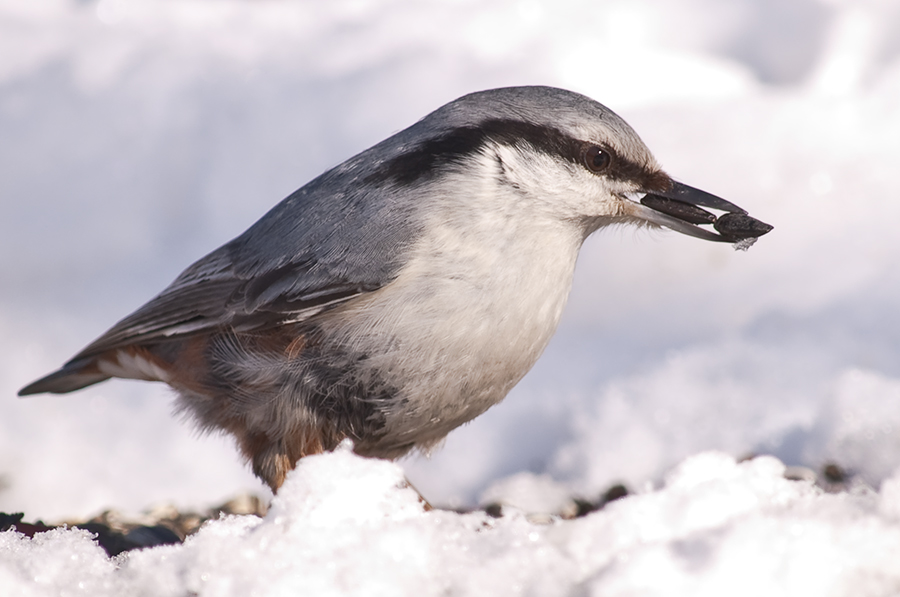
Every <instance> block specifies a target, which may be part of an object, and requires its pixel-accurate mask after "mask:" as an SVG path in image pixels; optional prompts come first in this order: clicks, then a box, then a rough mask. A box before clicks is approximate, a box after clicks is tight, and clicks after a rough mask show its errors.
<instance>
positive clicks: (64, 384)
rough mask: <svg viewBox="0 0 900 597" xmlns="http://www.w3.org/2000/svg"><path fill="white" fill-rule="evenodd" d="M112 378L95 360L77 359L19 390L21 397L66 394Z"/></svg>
mask: <svg viewBox="0 0 900 597" xmlns="http://www.w3.org/2000/svg"><path fill="white" fill-rule="evenodd" d="M110 377H111V376H110V375H108V374H106V373H102V372H101V371H100V370H99V369H98V368H97V362H96V359H95V358H86V359H77V360H75V361H70V362H68V363H66V364H65V365H63V367H62V368H61V369H59V370H58V371H54V372H53V373H51V374H50V375H45V376H44V377H42V378H40V379H39V380H37V381H35V382H32V383H30V384H28V385H27V386H25V387H24V388H22V389H21V390H19V396H29V395H31V394H43V393H45V392H49V393H51V394H65V393H67V392H74V391H75V390H80V389H81V388H85V387H87V386H90V385H93V384H95V383H100V382H101V381H106V380H107V379H109V378H110Z"/></svg>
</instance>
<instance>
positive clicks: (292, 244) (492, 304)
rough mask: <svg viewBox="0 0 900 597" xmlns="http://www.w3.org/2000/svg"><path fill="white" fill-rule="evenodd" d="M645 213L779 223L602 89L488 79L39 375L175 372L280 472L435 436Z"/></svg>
mask: <svg viewBox="0 0 900 597" xmlns="http://www.w3.org/2000/svg"><path fill="white" fill-rule="evenodd" d="M710 210H713V211H710ZM714 212H721V213H718V215H717V214H716V213H714ZM624 224H636V225H639V226H646V227H654V228H655V227H666V228H669V229H671V230H674V231H677V232H680V233H683V234H687V235H690V236H694V237H697V238H700V239H703V240H707V241H714V242H723V243H734V244H735V245H736V246H737V247H739V248H746V246H748V245H749V243H752V242H753V241H755V240H756V238H757V237H759V236H762V235H763V234H766V233H767V232H769V231H770V230H771V229H772V226H770V225H768V224H765V223H763V222H761V221H759V220H756V219H754V218H752V217H750V216H749V215H747V212H746V211H745V210H743V209H742V208H740V207H738V206H736V205H734V204H733V203H730V202H728V201H726V200H724V199H722V198H720V197H717V196H715V195H712V194H709V193H706V192H704V191H701V190H699V189H696V188H693V187H690V186H688V185H686V184H683V183H680V182H677V181H676V180H675V179H673V178H672V177H670V176H669V175H668V174H666V173H665V172H664V171H663V169H662V168H661V166H660V165H659V164H658V162H657V161H656V159H655V158H654V157H653V155H652V154H651V152H650V150H649V149H648V148H647V147H646V145H645V144H644V143H643V142H642V141H641V139H640V137H639V136H638V135H637V133H636V132H635V131H634V130H633V129H632V128H631V127H630V126H629V125H628V124H627V123H626V122H625V121H624V120H623V119H622V118H620V117H619V116H617V115H616V114H615V113H614V112H613V111H612V110H610V109H609V108H607V107H605V106H604V105H602V104H600V103H598V102H596V101H594V100H592V99H590V98H588V97H586V96H584V95H581V94H578V93H575V92H571V91H567V90H563V89H558V88H553V87H546V86H527V87H506V88H498V89H490V90H486V91H479V92H475V93H471V94H468V95H465V96H463V97H461V98H459V99H456V100H455V101H452V102H450V103H448V104H446V105H444V106H442V107H440V108H438V109H437V110H435V111H434V112H432V113H430V114H428V115H427V116H425V117H424V118H422V119H421V120H419V121H418V122H416V123H415V124H413V125H411V126H410V127H408V128H406V129H404V130H402V131H400V132H398V133H396V134H394V135H393V136H391V137H389V138H388V139H386V140H384V141H382V142H380V143H378V144H376V145H374V146H373V147H371V148H369V149H367V150H365V151H363V152H361V153H359V154H358V155H356V156H354V157H351V158H349V159H348V160H346V161H345V162H343V163H341V164H339V165H337V166H335V167H334V168H332V169H330V170H328V171H326V172H325V173H323V174H321V175H320V176H318V177H317V178H315V179H313V180H312V181H311V182H309V183H307V184H306V185H305V186H303V187H301V188H300V189H299V190H297V191H295V192H294V193H292V194H291V195H289V196H288V197H287V198H285V199H284V200H283V201H281V202H280V203H278V204H277V205H276V206H275V207H274V208H272V209H271V210H270V211H269V212H268V213H266V214H265V215H263V216H262V218H261V219H259V220H258V221H257V222H256V223H255V224H253V225H252V226H251V227H250V228H249V229H247V230H246V231H245V232H244V233H243V234H241V235H239V236H238V237H236V238H234V239H233V240H231V241H230V242H228V243H226V244H225V245H223V246H221V247H220V248H218V249H216V250H214V251H212V252H211V253H209V254H208V255H206V256H205V257H203V258H201V259H200V260H199V261H197V262H195V263H194V264H193V265H191V266H189V267H188V268H187V269H186V270H184V272H183V273H181V274H180V275H179V276H178V277H177V278H176V279H175V280H174V281H173V282H172V283H171V284H170V285H169V286H168V287H166V288H165V289H164V290H163V291H162V292H160V293H159V294H158V295H157V296H155V297H154V298H152V299H151V300H149V301H148V302H147V303H146V304H145V305H143V306H142V307H140V308H138V309H137V310H136V311H134V312H133V313H132V314H130V315H128V316H127V317H125V318H124V319H122V320H121V321H119V322H118V323H116V324H115V325H114V326H113V327H112V328H111V329H109V330H108V331H107V332H106V333H104V334H103V335H101V336H100V337H99V338H97V339H96V340H95V341H94V342H92V343H91V344H89V345H88V346H87V347H86V348H84V349H83V350H82V351H81V352H79V353H78V354H76V355H75V356H74V357H73V358H72V359H70V360H69V361H68V362H66V363H65V364H64V365H63V366H62V367H61V368H60V369H58V370H57V371H54V372H53V373H50V374H49V375H46V376H45V377H43V378H41V379H39V380H37V381H35V382H33V383H31V384H29V385H28V386H26V387H24V388H22V390H20V392H19V395H21V396H26V395H30V394H37V393H45V392H49V393H67V392H72V391H75V390H79V389H81V388H84V387H86V386H90V385H92V384H96V383H99V382H102V381H105V380H108V379H110V378H113V377H115V378H125V379H138V380H148V381H159V382H164V383H166V384H168V385H169V386H171V387H172V388H174V390H175V392H176V394H177V399H176V410H177V411H179V412H180V413H183V414H186V415H188V417H189V418H191V419H193V420H194V421H195V422H196V424H197V425H199V428H200V429H201V430H204V431H219V432H225V433H230V434H232V435H233V436H234V438H235V440H236V444H237V447H238V448H239V450H240V452H241V453H242V455H243V456H244V457H245V459H246V460H247V461H248V462H249V464H250V466H251V467H252V470H253V472H254V473H255V474H256V475H257V476H258V477H259V478H260V479H261V480H262V481H264V482H265V483H266V484H268V486H269V487H270V488H271V489H272V490H273V491H277V490H278V488H279V487H280V486H281V484H282V483H283V482H284V479H285V475H287V473H288V472H289V471H290V470H291V469H292V468H293V467H294V466H295V465H296V463H297V461H298V460H299V459H300V458H302V457H304V456H307V455H311V454H317V453H321V452H325V451H331V450H333V449H335V448H336V447H337V446H338V445H339V444H341V443H342V442H344V441H346V440H348V439H349V440H351V441H352V444H353V450H354V451H355V452H356V453H357V454H360V455H362V456H367V457H376V458H384V459H396V458H399V457H401V456H403V455H405V454H407V453H409V452H410V451H413V450H418V451H422V452H428V451H429V450H431V449H432V448H434V447H435V446H436V445H438V444H439V443H440V442H441V441H442V440H443V439H444V438H445V437H446V436H447V434H448V433H449V432H450V431H452V430H453V429H455V428H456V427H458V426H460V425H462V424H464V423H466V422H468V421H471V420H472V419H474V418H475V417H477V416H479V415H480V414H482V413H484V412H485V411H486V410H487V409H489V408H490V407H491V406H493V405H495V404H497V403H499V402H500V401H501V400H503V398H504V397H505V396H506V395H507V393H508V392H509V391H510V390H511V389H512V388H513V386H515V385H516V384H517V383H518V382H519V380H521V379H522V377H523V376H524V375H525V374H526V373H527V372H528V371H529V369H530V368H531V367H532V366H533V365H534V363H535V362H536V361H537V359H538V357H539V356H540V355H541V353H542V351H543V350H544V348H545V347H546V346H547V343H548V342H549V340H550V338H551V336H552V335H553V334H554V332H555V330H556V327H557V324H558V323H559V320H560V316H561V315H562V313H563V308H564V306H565V304H566V300H567V298H568V295H569V291H570V288H571V284H572V277H573V273H574V269H575V262H576V258H577V256H578V253H579V250H580V248H581V246H582V243H583V241H584V240H585V239H586V238H587V237H588V236H589V235H591V234H592V233H593V232H595V231H597V230H598V229H601V228H605V227H609V226H614V225H624Z"/></svg>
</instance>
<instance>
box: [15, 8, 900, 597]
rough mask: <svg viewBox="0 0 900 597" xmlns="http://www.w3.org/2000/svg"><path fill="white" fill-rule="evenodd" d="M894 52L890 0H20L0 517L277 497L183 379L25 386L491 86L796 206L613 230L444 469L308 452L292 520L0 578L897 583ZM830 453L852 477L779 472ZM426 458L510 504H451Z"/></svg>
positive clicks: (577, 586)
mask: <svg viewBox="0 0 900 597" xmlns="http://www.w3.org/2000/svg"><path fill="white" fill-rule="evenodd" d="M898 39H900V5H898V4H897V3H895V2H890V1H879V0H864V1H854V2H849V1H842V0H786V1H785V0H730V1H729V2H721V1H717V0H675V1H672V0H665V1H664V0H630V1H629V2H618V1H606V2H585V1H583V0H559V1H557V2H553V3H541V2H536V1H533V0H498V1H496V2H490V3H486V2H475V1H469V0H455V1H450V0H448V1H445V2H432V3H421V2H413V1H410V0H369V1H359V0H338V1H334V2H328V3H324V2H316V1H313V0H304V1H297V2H288V1H282V0H261V1H260V0H256V1H252V2H251V1H246V0H217V1H212V0H152V1H151V0H127V1H126V0H78V1H76V0H46V1H42V2H33V1H32V0H5V1H4V2H3V3H0V211H2V214H3V216H2V217H0V280H2V281H0V395H2V396H3V397H4V399H3V400H0V511H7V512H16V511H23V512H25V513H26V518H27V519H31V520H33V519H37V518H43V519H44V520H46V521H47V522H54V521H59V520H63V519H67V518H76V517H80V516H90V515H93V514H96V513H97V512H99V511H100V510H102V509H104V508H109V507H116V508H119V509H122V510H125V511H126V512H138V511H140V510H142V509H144V508H147V507H148V506H150V505H152V504H154V503H159V502H173V503H174V504H175V505H176V506H179V507H184V508H191V507H194V508H202V507H204V506H207V505H210V504H213V503H221V502H222V501H224V500H225V499H227V498H229V497H231V496H232V495H234V494H235V493H238V492H240V491H247V490H250V491H255V492H259V493H264V492H265V491H266V490H265V489H264V488H263V487H262V486H261V485H260V484H259V482H258V481H257V480H256V479H254V478H253V477H252V475H251V474H250V473H249V471H248V470H247V469H246V467H244V466H243V464H242V463H241V462H240V461H239V460H238V458H237V455H236V451H235V449H234V446H233V445H232V444H231V442H230V441H229V440H228V439H227V438H222V437H202V436H198V435H197V434H196V433H195V432H194V431H193V430H192V429H191V427H190V426H189V425H187V424H184V423H182V422H179V421H176V420H173V419H172V417H171V412H170V411H171V403H172V399H171V395H170V394H169V393H168V391H167V390H165V388H163V387H160V386H155V385H151V384H141V383H137V382H130V383H129V382H109V383H105V384H101V385H99V386H96V387H94V388H91V389H88V390H85V391H83V392H80V393H77V394H73V395H69V396H59V397H57V396H38V397H32V398H29V399H27V400H18V399H15V398H14V394H15V392H16V390H18V389H19V388H20V387H22V386H23V385H24V384H26V383H28V382H29V381H31V380H32V379H34V378H36V377H38V376H40V375H42V374H44V373H46V372H48V371H50V370H52V369H54V368H55V367H57V366H59V365H60V364H61V363H63V362H64V361H65V360H66V359H68V358H69V357H71V356H72V355H73V354H74V353H75V352H77V351H78V350H79V349H80V348H82V347H83V346H84V345H86V344H87V343H88V342H89V341H90V340H91V339H93V338H94V337H96V336H97V335H99V334H100V333H101V332H102V331H103V330H105V329H106V328H107V327H109V326H110V325H111V324H113V323H114V322H115V321H116V320H117V319H119V318H120V317H122V316H125V315H126V314H128V313H129V312H130V311H131V310H133V309H134V308H136V307H137V306H139V305H140V304H141V303H142V302H144V301H145V300H147V299H148V298H149V297H151V296H152V295H153V294H155V293H156V292H158V291H159V290H160V289H161V288H163V287H164V286H165V285H166V284H167V283H168V282H170V281H171V280H172V279H173V278H174V277H175V276H176V275H177V274H178V273H179V272H180V271H181V270H182V269H183V268H184V267H185V266H187V265H189V264H190V263H191V262H193V261H194V260H195V259H197V258H199V257H200V256H202V255H203V254H205V253H206V252H207V251H209V250H212V249H214V248H215V247H217V246H219V245H220V244H222V243H223V242H226V241H227V240H229V239H230V238H231V237H233V236H235V235H236V234H238V233H240V232H241V231H242V230H244V229H245V228H246V227H247V226H249V225H250V224H251V223H252V222H253V221H254V220H255V219H256V218H258V217H259V216H261V215H262V214H263V213H264V212H265V211H266V210H267V209H269V208H270V207H271V206H272V205H274V204H275V203H276V202H277V201H278V200H279V199H281V198H282V197H284V196H286V195H287V194H289V193H290V192H292V191H293V190H295V189H296V188H298V187H299V186H300V185H302V184H303V183H305V182H307V181H308V180H310V179H311V178H312V177H314V176H316V175H317V174H319V173H321V172H322V171H323V170H324V169H326V168H328V167H329V166H332V165H334V164H337V163H339V162H340V161H342V160H343V159H346V158H347V157H349V156H351V155H353V154H354V153H356V152H357V151H360V150H362V149H365V148H366V147H368V146H370V145H372V144H373V143H375V142H377V141H379V140H381V139H383V138H384V137H385V136H387V135H389V134H391V133H392V132H394V131H397V130H399V129H401V128H403V127H405V126H407V125H409V124H410V123H412V122H414V121H415V120H416V119H418V118H420V117H422V116H423V115H424V114H426V113H427V112H429V111H430V110H432V109H434V108H436V107H438V106H439V105H441V104H443V103H445V102H446V101H449V100H451V99H454V98H455V97H458V96H460V95H462V94H464V93H468V92H470V91H473V90H476V89H483V88H488V87H497V86H502V85H515V84H549V85H556V86H560V87H566V88H569V89H572V90H575V91H579V92H582V93H585V94H587V95H590V96H592V97H594V98H595V99H597V100H599V101H601V102H603V103H605V104H606V105H608V106H609V107H611V108H612V109H614V110H615V111H616V112H617V113H619V114H620V115H621V116H623V117H624V118H625V119H626V120H628V122H629V123H631V124H632V126H634V128H635V129H636V130H637V131H638V132H639V134H640V135H641V136H642V137H643V138H644V140H645V141H646V142H647V144H648V146H649V147H650V148H651V149H652V150H653V151H654V153H655V155H656V157H657V158H658V160H659V161H660V163H662V164H663V165H664V167H665V169H666V170H667V171H668V172H669V173H670V174H672V175H673V176H674V177H675V178H677V179H679V180H682V181H684V182H686V183H687V184H690V185H692V186H696V187H698V188H702V189H704V190H707V191H710V192H712V193H715V194H717V195H720V196H722V197H724V198H726V199H728V200H729V201H732V202H734V203H736V204H738V205H740V206H741V207H743V208H745V209H747V210H748V212H749V213H750V214H751V215H752V216H754V217H757V218H759V219H761V220H763V221H765V222H767V223H770V224H772V225H774V226H775V230H774V231H773V232H771V233H770V234H769V235H767V236H765V237H763V238H761V239H760V240H759V242H757V243H756V244H755V245H754V246H753V247H752V248H750V250H749V251H734V250H732V249H731V248H730V247H729V246H727V245H720V244H716V243H704V242H701V241H698V240H697V239H692V238H687V237H683V236H681V235H678V234H676V233H670V232H665V231H660V232H647V231H633V230H631V229H626V228H622V229H614V230H605V231H603V232H601V233H599V234H597V235H595V236H594V237H592V238H590V239H589V240H588V241H587V243H586V245H585V247H584V249H583V251H582V254H581V258H580V260H579V266H578V271H577V272H576V279H575V286H574V288H573V293H572V296H571V298H570V301H569V305H568V308H567V311H566V313H565V315H564V320H563V323H562V325H561V329H560V331H559V333H558V334H557V336H556V337H555V338H554V341H553V342H552V343H551V346H550V347H549V348H548V350H547V351H546V353H545V355H544V356H543V358H542V359H541V360H540V361H539V363H538V364H537V366H536V367H535V368H534V370H533V371H532V372H531V373H530V374H529V375H528V376H527V377H526V378H525V379H524V380H523V381H522V383H520V384H519V386H517V387H516V388H515V389H514V390H513V392H512V393H511V394H510V396H509V398H508V399H507V400H506V401H505V402H504V403H503V404H501V405H499V406H498V407H495V408H494V409H491V410H490V411H489V412H488V413H486V414H485V415H483V416H482V417H480V418H478V419H477V420H476V421H474V422H473V423H471V424H470V425H467V426H465V427H463V428H461V429H459V430H457V431H455V432H454V433H453V434H451V436H450V437H449V438H448V440H447V442H446V445H445V446H444V447H443V448H442V449H441V450H439V451H437V452H436V453H435V454H434V455H433V456H432V457H431V458H430V459H425V458H416V459H408V460H405V461H403V462H401V463H400V466H402V473H401V470H400V469H398V468H396V466H395V465H393V464H386V463H378V462H372V461H364V460H359V459H357V458H354V457H352V456H351V455H349V454H346V453H343V452H342V453H339V454H333V455H326V456H323V457H321V458H316V459H309V460H308V461H305V462H304V463H303V465H302V466H301V467H300V469H298V471H297V472H296V473H295V474H293V475H292V476H291V477H290V479H289V483H288V485H287V486H286V487H285V489H284V490H283V491H282V492H281V493H280V494H279V496H278V497H277V499H276V500H275V501H274V503H273V507H272V510H271V512H270V513H269V514H268V515H267V517H266V518H265V519H263V520H259V519H255V518H250V517H243V518H242V517H236V518H229V519H223V520H219V521H215V522H212V523H209V524H208V525H207V526H206V527H204V529H203V530H202V531H201V532H200V533H199V534H197V535H196V536H194V537H192V538H191V539H189V540H188V542H187V543H186V544H185V545H183V546H176V547H160V548H154V549H149V550H146V551H143V552H139V553H138V552H133V553H129V554H127V555H125V556H120V558H119V559H118V560H115V561H111V560H109V559H108V558H106V556H105V555H104V554H103V552H102V551H101V550H100V549H99V548H98V547H97V546H96V545H94V544H93V543H92V542H91V540H90V538H89V535H88V534H86V533H85V532H84V531H74V530H60V531H53V532H50V533H46V534H43V535H39V536H37V537H36V538H35V539H33V540H31V539H26V538H23V537H21V536H19V535H16V534H15V533H11V532H8V533H3V534H0V594H3V595H6V594H9V595H51V594H52V595H57V594H85V595H120V594H147V595H156V594H159V595H168V594H177V595H183V594H185V593H188V592H191V591H195V592H199V593H200V594H204V595H246V594H252V593H253V592H256V593H258V594H271V595H277V594H286V593H300V594H317V595H319V594H324V595H328V594H354V593H355V594H398V593H399V594H409V595H420V594H425V595H428V594H437V593H440V594H495V593H496V594H501V595H502V594H513V593H516V594H532V595H555V594H576V595H616V594H623V595H624V594H628V595H633V594H648V595H653V594H690V595H706V594H710V595H711V594H742V593H745V594H751V593H752V594H760V593H762V592H765V593H767V594H775V595H779V594H792V595H793V594H811V595H822V594H834V595H887V594H895V593H897V592H898V587H900V579H898V565H897V564H896V562H898V561H900V551H898V545H897V525H898V521H900V501H898V500H900V477H898V472H897V470H898V467H900V439H898V438H900V435H898V430H900V317H897V305H898V296H900V268H898V265H897V263H898V262H897V255H898V254H900V235H898V234H897V233H896V229H897V222H898V221H900V202H898V200H897V191H896V187H897V183H896V182H895V179H896V170H897V163H898V161H900V109H898V108H900V104H898V99H897V98H898V97H900V60H898V57H900V43H898V42H897V40H898ZM754 454H769V455H772V456H771V457H761V458H755V459H752V460H747V461H744V462H741V463H740V464H737V463H736V461H735V459H740V458H743V457H745V456H749V455H754ZM776 458H777V460H776ZM828 462H837V463H838V464H840V465H841V466H842V467H844V468H845V469H847V470H848V471H849V472H850V473H851V474H852V475H853V477H854V479H855V480H856V481H855V482H856V485H853V486H852V487H851V488H850V491H849V492H845V493H839V494H825V493H822V492H820V491H819V490H817V489H815V488H814V487H812V486H810V485H807V484H803V483H802V482H796V481H788V480H785V479H783V478H782V477H783V475H782V470H783V465H782V464H781V463H784V464H786V465H791V466H793V465H801V466H806V467H810V468H812V469H814V470H820V469H821V467H822V466H823V465H824V464H826V463H828ZM403 474H405V475H406V476H407V477H408V478H409V479H410V481H411V482H412V484H413V485H415V487H416V488H418V489H419V490H420V491H421V492H422V493H423V494H424V495H425V496H427V497H428V499H429V500H430V501H431V502H433V503H434V504H436V505H439V506H460V507H473V506H476V505H478V504H482V505H484V504H488V503H504V504H506V507H505V510H504V512H506V515H505V516H504V517H502V518H498V519H494V518H490V517H488V516H486V515H485V514H455V513H453V512H450V511H447V510H435V511H432V512H423V511H422V510H421V508H420V506H419V502H418V501H417V498H416V497H415V495H414V494H413V493H411V491H410V490H409V489H404V488H403V487H402V486H403V485H404V483H403V481H402V475H403ZM616 483H624V484H626V485H627V486H628V487H629V488H631V489H632V490H633V491H637V493H636V494H632V495H630V496H628V497H626V498H624V499H622V500H619V501H616V502H613V503H611V504H609V505H608V506H606V507H605V508H604V509H602V510H600V511H598V512H595V513H592V514H590V515H589V516H587V517H585V518H581V519H577V520H571V521H556V522H553V523H552V524H536V522H535V521H536V520H538V519H536V518H535V517H534V516H533V514H535V513H543V514H546V513H547V512H554V511H559V510H560V509H561V508H564V507H565V504H566V501H567V497H568V498H570V497H572V496H581V497H584V498H586V499H591V500H595V499H596V498H597V497H598V496H599V495H600V494H602V493H603V492H604V491H606V490H607V489H608V488H609V487H610V486H611V485H613V484H616ZM863 484H865V485H863ZM866 487H868V489H867V488H866Z"/></svg>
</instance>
